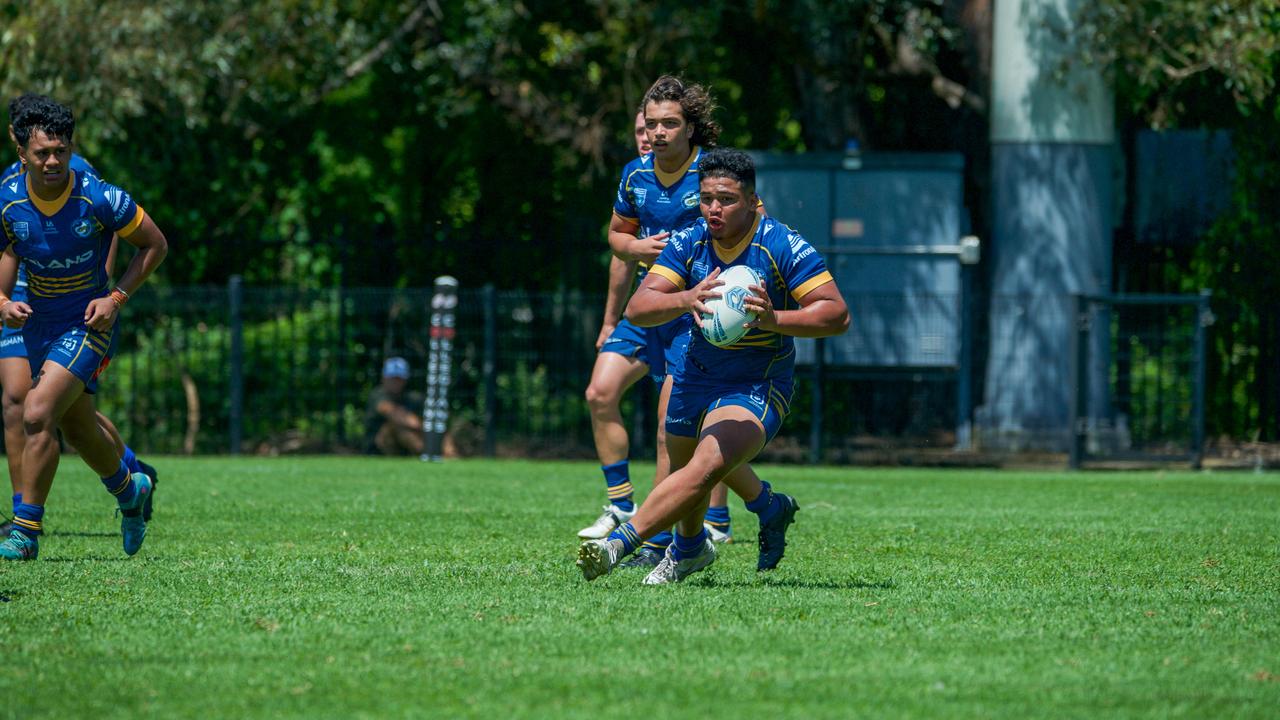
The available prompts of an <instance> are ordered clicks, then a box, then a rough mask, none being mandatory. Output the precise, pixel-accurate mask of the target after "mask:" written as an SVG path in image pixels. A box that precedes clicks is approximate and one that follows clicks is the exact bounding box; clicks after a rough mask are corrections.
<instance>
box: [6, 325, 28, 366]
mask: <svg viewBox="0 0 1280 720" xmlns="http://www.w3.org/2000/svg"><path fill="white" fill-rule="evenodd" d="M26 357H27V345H26V343H24V342H23V340H22V328H11V327H7V328H4V330H3V331H0V360H3V359H5V358H22V359H24V360H25V359H26Z"/></svg>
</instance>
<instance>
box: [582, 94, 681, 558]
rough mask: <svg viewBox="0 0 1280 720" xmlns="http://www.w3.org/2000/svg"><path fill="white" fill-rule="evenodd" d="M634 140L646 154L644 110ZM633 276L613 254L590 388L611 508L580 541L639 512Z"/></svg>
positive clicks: (643, 370) (641, 352) (661, 466)
mask: <svg viewBox="0 0 1280 720" xmlns="http://www.w3.org/2000/svg"><path fill="white" fill-rule="evenodd" d="M634 137H635V141H636V152H637V153H638V154H639V155H642V156H643V155H645V154H646V153H648V152H649V151H650V147H649V138H648V133H647V132H646V131H645V126H644V112H643V111H641V112H638V113H636V120H635V133H634ZM635 273H636V263H635V262H634V261H632V262H627V261H624V260H622V259H620V258H618V257H617V256H616V255H614V256H610V258H609V289H608V294H607V295H606V296H605V304H604V320H603V322H602V323H601V325H600V334H599V335H598V336H597V337H596V351H597V355H596V362H595V365H594V366H593V367H592V369H591V380H590V382H588V384H587V390H586V399H587V407H588V408H589V409H590V411H591V435H592V438H593V440H594V441H595V445H596V456H597V457H598V458H599V460H600V470H601V472H602V473H604V480H605V488H606V492H607V493H608V498H609V504H608V505H605V507H604V512H603V513H602V514H601V515H600V517H599V518H597V519H596V521H595V522H593V523H592V524H591V525H588V526H587V527H585V528H583V529H582V530H579V531H578V537H582V538H602V537H606V536H608V534H609V533H610V532H612V531H613V529H614V528H615V527H617V526H618V525H619V524H620V523H624V522H626V521H627V520H630V519H631V516H632V515H634V514H635V511H636V510H635V502H634V500H633V499H632V486H631V471H630V463H629V460H628V457H629V455H630V449H631V442H630V438H629V437H628V434H627V426H626V423H625V422H624V421H623V418H622V411H621V409H620V407H619V405H620V404H621V402H622V396H623V394H625V393H626V392H627V390H629V389H630V388H631V386H632V385H634V384H636V382H637V381H638V380H640V378H642V377H644V376H645V375H647V374H649V372H650V368H649V363H648V359H647V358H648V356H647V355H646V353H645V332H644V331H643V330H641V329H640V328H637V327H635V326H634V325H631V324H630V323H628V322H626V321H624V320H622V309H623V308H624V307H626V304H627V297H628V295H630V293H631V285H632V282H633V278H634V277H635ZM666 474H667V449H666V446H665V444H664V438H663V435H662V433H659V434H658V441H657V468H656V469H655V476H656V477H655V482H657V479H658V478H661V477H665V476H666Z"/></svg>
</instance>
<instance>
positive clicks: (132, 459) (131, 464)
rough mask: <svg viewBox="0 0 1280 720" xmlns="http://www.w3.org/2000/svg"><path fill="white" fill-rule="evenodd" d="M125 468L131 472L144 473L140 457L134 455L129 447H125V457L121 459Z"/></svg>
mask: <svg viewBox="0 0 1280 720" xmlns="http://www.w3.org/2000/svg"><path fill="white" fill-rule="evenodd" d="M120 461H121V462H123V463H124V466H125V467H127V468H129V472H131V473H136V472H142V466H141V465H139V464H138V456H137V455H135V454H134V452H133V448H131V447H129V446H128V445H125V446H124V456H123V457H121V458H120Z"/></svg>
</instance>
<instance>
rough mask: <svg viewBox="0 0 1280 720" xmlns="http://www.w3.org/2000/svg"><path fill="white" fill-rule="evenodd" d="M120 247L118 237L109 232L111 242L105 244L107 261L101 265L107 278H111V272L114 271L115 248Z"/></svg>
mask: <svg viewBox="0 0 1280 720" xmlns="http://www.w3.org/2000/svg"><path fill="white" fill-rule="evenodd" d="M119 249H120V238H119V236H117V235H116V234H115V233H111V244H110V245H108V246H107V262H106V264H105V265H103V267H104V268H105V269H106V271H107V279H110V278H111V275H112V273H114V272H115V271H116V257H117V256H118V253H117V252H116V251H117V250H119Z"/></svg>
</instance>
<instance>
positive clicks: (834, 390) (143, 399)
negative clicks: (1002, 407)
mask: <svg viewBox="0 0 1280 720" xmlns="http://www.w3.org/2000/svg"><path fill="white" fill-rule="evenodd" d="M849 300H850V306H851V307H855V306H857V305H858V303H859V302H860V301H861V299H860V298H859V297H858V296H856V295H854V296H850V298H849ZM955 301H956V299H955V298H954V297H952V298H943V299H941V300H940V301H939V303H940V304H942V305H946V306H950V304H953V303H954V302H955ZM602 308H603V297H602V296H596V295H591V294H583V293H580V292H577V291H566V292H555V293H531V292H521V291H499V290H496V289H494V288H491V287H490V288H479V289H465V288H464V289H462V290H461V291H460V292H459V303H458V307H457V319H456V326H457V336H456V339H455V342H454V350H453V373H452V376H453V382H452V386H451V388H450V403H449V404H450V409H451V417H450V422H449V433H448V436H447V438H446V447H445V453H446V454H447V455H462V456H477V455H500V456H526V457H591V456H593V454H594V450H593V445H592V441H591V426H590V417H589V414H588V411H587V407H586V403H585V401H584V399H583V392H584V391H585V389H586V385H587V382H588V380H589V378H590V374H591V368H592V364H593V363H594V360H595V350H594V346H593V345H594V342H595V339H596V336H597V334H598V332H599V329H600V320H601V310H602ZM430 313H431V290H430V289H427V288H409V289H353V288H334V289H329V290H314V291H305V290H293V289H280V288H256V287H255V288H249V287H241V286H240V285H239V284H238V283H237V282H236V281H235V280H233V281H232V283H231V284H230V285H229V286H227V287H175V288H148V289H147V290H145V291H144V292H142V293H139V295H138V297H136V298H135V299H134V300H133V301H132V302H130V304H129V306H128V308H127V311H126V312H125V314H124V316H123V318H122V327H121V335H120V344H119V349H118V352H117V355H116V358H115V360H114V361H113V363H112V365H111V368H110V369H109V370H108V371H107V373H106V375H105V376H104V378H103V381H102V384H101V388H100V390H99V404H100V406H101V407H102V409H103V410H104V412H106V413H107V414H108V415H110V416H111V417H112V418H113V419H114V420H115V421H116V423H117V424H118V425H119V426H120V427H121V430H122V431H123V432H124V433H125V435H126V438H127V439H128V440H129V442H130V443H131V444H133V445H135V446H136V447H139V448H144V449H146V451H148V452H155V453H227V452H232V453H235V452H246V453H263V454H274V453H330V452H362V451H364V450H365V449H366V447H367V441H368V438H367V437H366V429H365V419H364V413H365V405H366V401H367V397H368V394H369V392H370V390H371V389H372V388H373V387H374V386H375V385H376V384H377V383H378V381H379V371H380V368H381V363H382V360H383V359H384V358H385V357H387V356H389V355H401V356H403V357H405V358H407V359H408V360H409V362H410V365H411V367H412V371H413V378H412V379H411V381H410V382H411V387H416V388H422V387H424V385H425V380H426V370H427V357H428V345H429V339H430V338H429V326H430ZM953 379H954V377H951V378H950V380H953ZM817 387H818V393H816V394H815V392H814V388H815V383H814V374H813V372H812V369H811V368H808V367H802V368H800V369H799V370H798V372H797V383H796V393H795V399H794V401H793V404H792V415H791V417H790V418H788V420H787V424H786V427H785V428H784V430H783V432H782V433H781V435H780V436H779V438H778V439H776V440H775V441H774V442H773V443H771V445H770V450H769V453H770V455H769V457H770V459H777V460H796V461H803V460H807V459H810V449H811V445H812V444H813V443H815V442H816V443H818V444H819V445H820V446H822V447H823V448H825V451H824V453H823V454H822V459H826V460H842V459H849V458H850V457H851V454H853V453H855V452H857V451H859V450H865V451H869V452H876V451H877V450H878V449H880V448H883V447H887V446H901V445H902V444H904V443H906V444H908V445H915V446H920V447H936V448H939V449H950V448H951V447H952V446H953V445H954V442H955V438H954V428H955V427H956V415H957V411H956V409H955V408H956V402H955V398H956V396H955V383H954V382H951V381H949V379H948V378H947V377H946V376H929V377H926V378H923V380H922V378H921V377H920V376H919V375H918V374H912V373H910V372H906V373H902V374H900V375H895V374H893V373H888V374H885V373H879V374H872V375H868V374H865V373H843V372H840V371H839V369H838V368H836V369H832V368H828V372H827V373H826V374H825V376H822V377H821V382H820V384H818V385H817ZM655 398H656V392H655V390H654V388H652V387H651V386H650V384H649V383H648V381H641V382H640V383H638V384H637V387H636V389H634V390H633V391H632V392H631V393H628V395H627V398H626V400H625V401H624V404H623V410H624V413H625V415H624V416H625V417H628V418H630V419H631V422H632V425H633V430H634V432H633V433H632V442H633V456H638V457H642V456H643V455H644V454H646V453H649V452H652V441H651V438H652V429H653V427H654V424H655V422H656V420H655V418H654V417H653V415H654V412H653V408H654V405H655ZM815 399H817V400H819V403H818V405H817V406H818V407H820V408H821V417H820V418H818V422H817V423H816V424H815V422H814V420H815V416H814V414H813V413H812V412H811V409H812V408H813V407H814V402H815Z"/></svg>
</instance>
